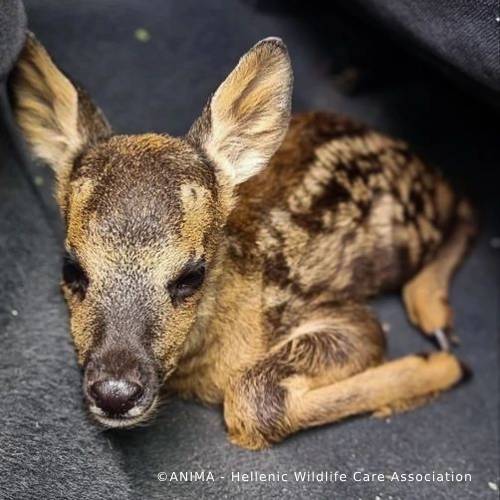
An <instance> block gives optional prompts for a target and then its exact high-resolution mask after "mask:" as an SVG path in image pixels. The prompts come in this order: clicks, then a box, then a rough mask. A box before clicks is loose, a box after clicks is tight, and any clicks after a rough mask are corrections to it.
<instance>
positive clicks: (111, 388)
mask: <svg viewBox="0 0 500 500" xmlns="http://www.w3.org/2000/svg"><path fill="white" fill-rule="evenodd" d="M143 392H144V391H143V388H142V387H141V386H140V385H139V384H136V383H135V382H130V381H128V380H123V379H121V380H120V379H106V380H99V381H97V382H94V383H93V384H92V386H91V387H90V395H91V396H92V398H93V399H94V401H95V404H96V405H97V406H98V407H99V408H101V410H103V411H104V412H106V413H107V414H108V415H114V416H116V415H123V414H124V413H126V412H127V411H128V410H130V409H131V408H133V406H134V405H135V403H136V402H137V401H138V399H139V398H140V397H141V396H142V394H143Z"/></svg>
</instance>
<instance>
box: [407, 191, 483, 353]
mask: <svg viewBox="0 0 500 500" xmlns="http://www.w3.org/2000/svg"><path fill="white" fill-rule="evenodd" d="M474 233H475V226H474V222H473V218H472V213H471V211H470V208H469V206H468V204H467V202H465V201H463V202H462V203H461V204H460V205H459V207H458V216H457V223H456V225H455V227H454V229H453V231H452V233H451V235H450V237H449V239H448V240H447V241H446V242H445V243H444V244H443V245H442V246H441V248H440V249H439V250H438V252H437V254H436V256H435V257H434V259H433V260H432V261H430V262H429V263H428V264H427V265H426V266H425V267H424V268H423V269H421V271H420V272H419V273H418V274H417V275H416V276H415V277H414V278H413V279H412V280H411V281H409V282H408V283H407V284H406V285H405V286H404V288H403V300H404V303H405V306H406V311H407V313H408V317H409V318H410V321H411V322H412V323H413V324H414V325H416V326H417V327H418V328H420V330H421V331H422V332H423V333H424V334H425V335H428V336H434V337H435V338H436V340H437V342H438V344H439V345H440V347H441V348H442V349H444V350H448V349H449V344H448V340H447V334H448V333H449V332H450V330H451V328H452V326H453V314H452V310H451V307H450V305H449V303H448V291H449V287H450V282H451V279H452V277H453V274H454V272H455V270H456V269H457V267H458V266H459V264H460V263H461V262H462V259H463V257H464V255H465V253H466V250H467V248H468V246H469V242H470V239H471V238H472V236H473V235H474Z"/></svg>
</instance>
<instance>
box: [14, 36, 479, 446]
mask: <svg viewBox="0 0 500 500" xmlns="http://www.w3.org/2000/svg"><path fill="white" fill-rule="evenodd" d="M11 90H12V96H13V107H14V113H15V116H16V119H17V121H18V123H19V126H20V128H21V130H22V132H23V134H24V136H25V137H26V140H27V142H28V144H29V146H30V148H31V151H32V152H33V154H34V156H36V157H37V158H39V159H41V160H42V161H44V162H45V163H47V164H49V165H51V167H52V168H53V169H54V171H55V174H56V179H57V187H56V196H57V201H58V205H59V207H60V211H61V214H62V217H63V219H64V221H65V227H66V238H65V256H64V262H63V281H62V290H63V293H64V296H65V298H66V300H67V303H68V306H69V311H70V323H71V334H72V338H73V341H74V345H75V349H76V353H77V358H78V362H79V364H80V365H81V366H82V368H83V370H84V376H83V378H84V381H83V392H84V397H85V401H86V406H87V408H88V410H89V413H90V415H91V416H92V417H93V418H94V419H95V420H96V421H97V422H99V423H101V424H103V425H104V426H106V427H112V428H116V427H130V426H133V425H136V424H138V423H139V422H142V421H145V420H146V419H148V418H149V417H150V416H151V415H152V414H153V413H154V410H155V407H156V406H157V402H158V399H159V394H160V389H162V388H166V389H168V390H170V391H173V392H175V393H177V394H179V395H180V396H181V397H194V398H197V399H199V400H201V401H203V402H205V403H214V404H217V403H218V404H223V408H224V418H225V423H226V425H227V430H228V433H229V438H230V440H231V441H232V442H233V443H235V444H237V445H240V446H242V447H245V448H248V449H261V448H264V447H266V446H269V445H271V444H273V443H277V442H279V441H280V440H282V439H283V438H285V437H286V436H288V435H290V434H292V433H294V432H296V431H298V430H300V429H303V428H307V427H310V426H316V425H322V424H326V423H329V422H334V421H337V420H339V419H343V418H345V417H348V416H351V415H355V414H360V413H373V414H375V415H386V414H388V413H390V412H396V411H403V410H408V409H411V408H414V407H416V406H417V405H420V404H422V403H424V402H425V401H427V400H429V399H430V398H431V397H433V396H434V395H435V394H437V393H439V392H440V391H443V390H446V389H448V388H450V387H452V386H453V385H455V384H456V383H458V382H459V381H460V380H462V378H463V377H464V375H465V374H466V370H465V367H464V365H463V364H462V363H461V362H460V361H459V360H458V359H457V358H456V357H455V356H454V355H452V354H451V353H449V352H447V351H448V349H447V347H448V340H447V337H446V334H445V332H449V329H450V327H451V326H452V325H451V321H452V317H451V310H450V307H449V305H448V300H447V299H448V288H449V285H450V280H451V278H452V274H453V273H454V271H455V269H456V268H457V266H458V265H459V264H460V262H461V261H462V259H463V257H464V255H465V253H466V250H467V248H468V246H469V242H470V240H471V238H472V236H473V235H474V232H475V223H474V217H473V213H472V210H471V208H470V206H469V204H468V202H467V201H466V200H465V199H464V198H462V197H459V196H457V195H456V194H454V193H453V191H452V189H451V188H450V187H449V185H448V184H447V182H446V181H445V180H444V179H443V178H442V177H441V176H440V174H438V173H437V172H435V171H433V170H432V169H431V168H429V167H428V166H427V165H425V164H424V163H423V162H422V161H421V160H420V159H419V158H418V157H417V156H416V155H414V154H413V153H412V152H411V151H410V150H409V149H408V147H407V146H406V144H405V143H403V142H401V141H399V140H395V139H392V138H389V137H387V136H385V135H383V134H380V133H377V132H374V131H372V130H370V129H368V128H367V127H365V126H363V125H360V124H358V123H355V122H353V121H351V120H349V119H346V118H343V117H339V116H336V115H335V114H332V113H326V112H311V113H304V114H299V115H296V116H293V117H290V103H291V93H292V69H291V65H290V59H289V56H288V52H287V49H286V47H285V45H284V44H283V42H282V41H281V40H280V39H277V38H268V39H265V40H262V41H261V42H259V43H257V44H256V45H255V46H254V47H253V48H252V49H251V50H250V51H249V52H247V53H246V54H245V55H244V56H243V57H242V58H241V59H240V61H239V62H238V64H237V66H236V67H235V69H234V70H233V71H232V72H231V73H230V74H229V76H228V77H227V78H226V80H225V81H224V82H223V83H222V84H221V85H220V87H219V88H218V89H217V90H216V91H215V93H214V94H213V95H212V97H211V98H210V99H209V101H208V103H207V105H206V106H205V108H204V109H203V111H202V113H201V115H200V117H199V118H198V119H197V120H196V121H195V123H194V124H193V126H192V127H191V129H190V130H189V132H188V133H187V135H186V136H184V137H181V138H175V137H171V136H169V135H166V134H154V133H148V134H143V135H118V134H115V133H113V132H112V131H111V128H110V126H109V125H108V123H107V121H106V119H105V118H104V116H103V115H102V113H101V112H100V110H99V109H98V108H97V107H96V106H95V105H94V104H93V103H92V101H91V100H90V99H89V97H88V96H87V94H86V93H85V91H84V90H82V89H81V88H80V87H78V86H77V85H75V84H74V83H72V81H71V80H70V79H69V78H68V77H67V76H65V75H64V74H63V73H62V72H61V71H60V70H59V69H58V68H57V67H56V66H55V64H54V63H53V62H52V60H51V58H50V57H49V55H48V54H47V52H46V51H45V49H44V48H43V46H42V45H41V44H40V43H39V42H38V41H37V40H36V38H35V37H34V36H33V35H31V34H30V35H28V38H27V42H26V45H25V48H24V50H23V52H22V54H21V57H20V59H19V62H18V64H17V67H16V69H15V72H14V74H13V75H12V80H11ZM394 289H402V296H403V300H404V304H405V306H406V309H407V312H408V316H409V319H410V320H411V321H412V322H413V323H414V324H415V325H416V326H417V327H419V328H420V330H421V331H422V332H423V333H424V334H426V335H428V336H429V337H430V338H432V337H437V340H438V341H439V343H440V344H441V347H443V348H444V349H442V350H441V351H438V352H435V353H432V354H425V355H422V354H415V355H408V356H405V357H402V358H400V359H396V360H392V361H386V360H384V349H385V339H384V333H383V330H382V328H381V325H380V323H379V321H378V320H377V318H376V316H375V315H374V313H373V312H372V311H371V310H370V309H369V308H368V306H367V305H366V301H367V299H368V298H369V297H372V296H374V295H376V294H378V293H380V292H382V291H385V290H394Z"/></svg>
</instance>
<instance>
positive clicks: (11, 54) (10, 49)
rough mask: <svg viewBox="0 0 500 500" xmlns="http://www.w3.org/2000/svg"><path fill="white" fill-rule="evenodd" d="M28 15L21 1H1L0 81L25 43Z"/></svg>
mask: <svg viewBox="0 0 500 500" xmlns="http://www.w3.org/2000/svg"><path fill="white" fill-rule="evenodd" d="M25 27H26V15H25V13H24V8H23V4H22V2H21V1H20V0H0V81H1V80H2V79H3V78H4V76H5V75H6V74H7V72H8V71H9V69H10V67H11V65H12V63H13V62H14V60H15V59H16V57H17V54H18V52H19V51H20V50H21V47H22V44H23V42H24V31H25Z"/></svg>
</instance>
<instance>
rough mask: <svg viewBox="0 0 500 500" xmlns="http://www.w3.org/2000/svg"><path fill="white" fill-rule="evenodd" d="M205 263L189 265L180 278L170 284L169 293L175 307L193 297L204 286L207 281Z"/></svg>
mask: <svg viewBox="0 0 500 500" xmlns="http://www.w3.org/2000/svg"><path fill="white" fill-rule="evenodd" d="M205 267H206V266H205V261H204V260H203V259H202V260H200V261H199V262H196V263H189V264H187V265H186V267H185V268H184V269H183V271H182V272H181V274H180V275H179V277H178V278H176V279H175V280H174V281H172V282H171V283H169V285H168V292H169V293H170V297H171V299H172V302H173V304H174V305H178V304H180V303H181V302H182V301H184V300H185V299H187V298H188V297H190V296H191V295H193V294H194V293H195V292H196V291H197V290H198V289H199V288H200V287H201V285H202V284H203V281H204V279H205Z"/></svg>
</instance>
